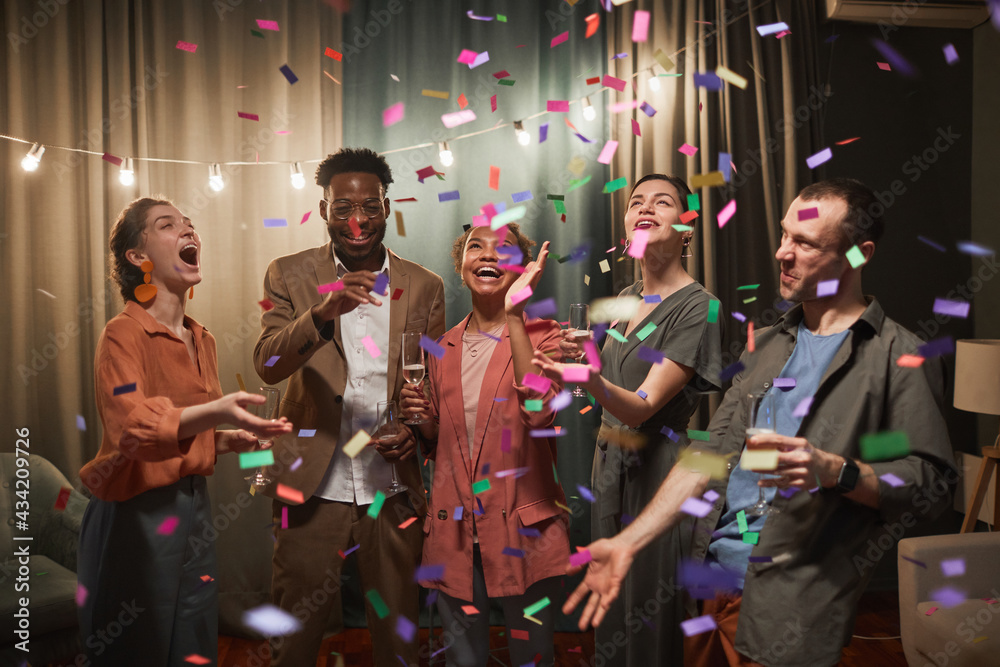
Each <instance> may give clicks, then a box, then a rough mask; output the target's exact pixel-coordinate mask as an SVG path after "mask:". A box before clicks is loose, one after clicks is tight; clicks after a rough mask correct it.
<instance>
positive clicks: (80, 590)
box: [75, 583, 87, 607]
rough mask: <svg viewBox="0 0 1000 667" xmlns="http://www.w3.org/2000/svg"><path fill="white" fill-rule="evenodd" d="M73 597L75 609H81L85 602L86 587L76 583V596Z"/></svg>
mask: <svg viewBox="0 0 1000 667" xmlns="http://www.w3.org/2000/svg"><path fill="white" fill-rule="evenodd" d="M75 597H76V606H77V607H82V606H83V603H84V602H86V601H87V589H86V587H85V586H84V585H83V584H81V583H77V584H76V596H75Z"/></svg>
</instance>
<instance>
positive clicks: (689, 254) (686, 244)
mask: <svg viewBox="0 0 1000 667" xmlns="http://www.w3.org/2000/svg"><path fill="white" fill-rule="evenodd" d="M685 252H686V253H687V254H684V253H685ZM681 257H682V258H683V257H694V253H693V252H691V239H690V238H686V239H684V251H683V252H681Z"/></svg>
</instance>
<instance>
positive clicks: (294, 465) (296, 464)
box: [288, 456, 302, 472]
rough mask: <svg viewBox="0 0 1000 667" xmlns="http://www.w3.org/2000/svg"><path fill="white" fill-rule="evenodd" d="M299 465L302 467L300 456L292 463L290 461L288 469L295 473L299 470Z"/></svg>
mask: <svg viewBox="0 0 1000 667" xmlns="http://www.w3.org/2000/svg"><path fill="white" fill-rule="evenodd" d="M300 465H302V457H301V456H300V457H299V458H297V459H295V460H294V461H292V465H290V466H289V467H288V469H289V470H291V471H292V472H295V471H296V470H298V469H299V466H300Z"/></svg>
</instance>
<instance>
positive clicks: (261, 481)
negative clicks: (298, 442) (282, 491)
mask: <svg viewBox="0 0 1000 667" xmlns="http://www.w3.org/2000/svg"><path fill="white" fill-rule="evenodd" d="M260 393H261V395H262V396H264V398H265V401H264V402H263V403H260V404H257V403H251V404H250V405H248V406H247V411H248V412H250V414H253V415H256V416H258V417H260V418H261V419H268V420H271V421H274V420H275V419H277V418H278V402H279V399H280V398H281V391H280V390H279V389H277V388H275V387H261V388H260ZM254 435H257V434H254ZM268 441H269V439H268V438H261V437H260V436H259V435H257V444H258V445H260V446H261V447H262V448H263V446H264V445H266V444H267V443H268ZM243 479H244V480H245V481H247V482H250V484H251V485H252V486H253V487H254V488H255V489H257V490H258V491H262V490H263V489H264V488H265V487H266V486H267V485H268V484H270V483H271V482H273V481H274V480H273V479H271V478H270V477H269V476H268V475H267V473H265V472H264V468H257V471H256V472H254V473H251V474H250V475H248V476H246V477H244V478H243Z"/></svg>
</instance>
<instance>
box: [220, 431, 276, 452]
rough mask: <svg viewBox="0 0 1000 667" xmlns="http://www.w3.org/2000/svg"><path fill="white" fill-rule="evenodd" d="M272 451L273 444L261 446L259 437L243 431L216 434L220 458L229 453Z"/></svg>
mask: <svg viewBox="0 0 1000 667" xmlns="http://www.w3.org/2000/svg"><path fill="white" fill-rule="evenodd" d="M258 447H259V448H260V449H270V448H271V443H270V442H267V443H265V444H263V445H261V444H259V441H258V440H257V436H256V435H254V434H253V433H250V432H249V431H244V430H243V429H236V430H222V431H216V432H215V453H216V454H217V455H219V456H221V455H223V454H228V453H229V452H236V453H240V452H252V451H253V450H255V449H257V448H258Z"/></svg>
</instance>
